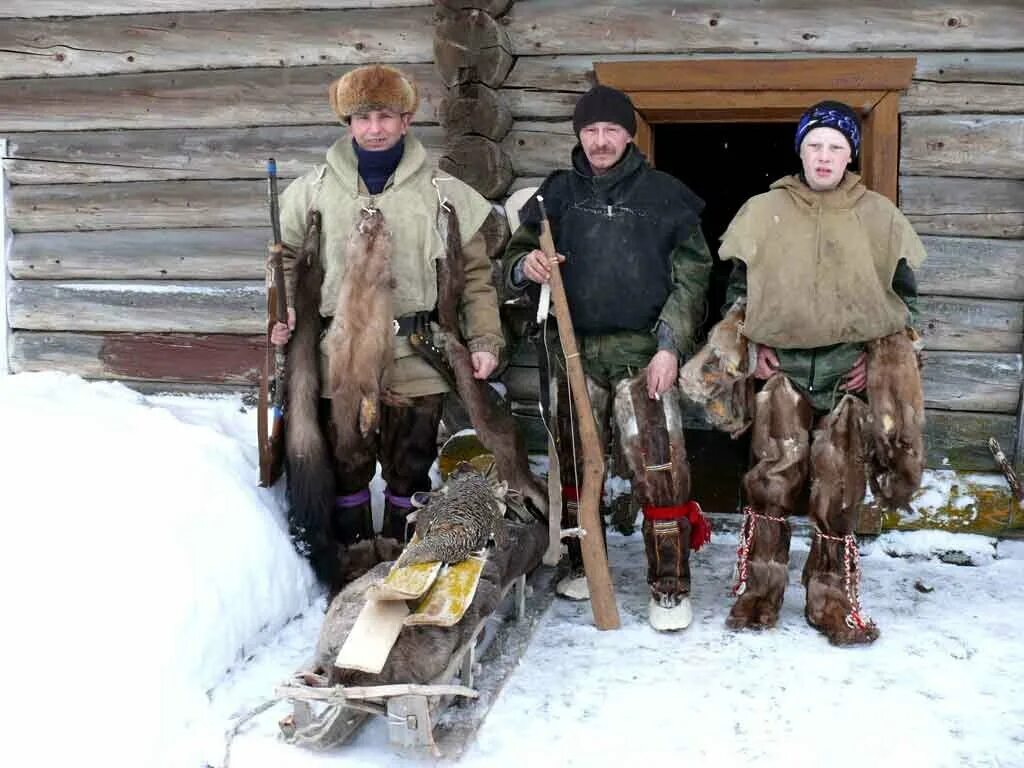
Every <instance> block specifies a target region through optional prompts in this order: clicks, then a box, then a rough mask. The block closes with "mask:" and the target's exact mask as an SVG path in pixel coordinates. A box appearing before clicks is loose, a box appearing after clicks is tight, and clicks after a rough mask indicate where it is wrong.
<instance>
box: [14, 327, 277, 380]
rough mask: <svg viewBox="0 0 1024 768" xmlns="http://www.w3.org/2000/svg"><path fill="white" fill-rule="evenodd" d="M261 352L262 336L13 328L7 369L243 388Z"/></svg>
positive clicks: (251, 377) (255, 370) (254, 373)
mask: <svg viewBox="0 0 1024 768" xmlns="http://www.w3.org/2000/svg"><path fill="white" fill-rule="evenodd" d="M265 350H266V336H233V335H227V334H212V335H190V334H155V333H148V334H147V333H138V334H136V333H109V334H89V333H67V332H61V333H46V332H42V331H16V332H15V333H14V334H12V349H11V367H12V368H13V369H14V372H15V373H21V372H24V371H47V370H58V371H64V372H65V373H74V374H77V375H79V376H82V377H84V378H89V379H135V380H151V381H163V382H192V383H209V384H221V385H245V386H249V385H253V384H256V383H257V382H258V381H259V372H260V367H261V364H262V360H263V357H264V355H265V354H266V351H265Z"/></svg>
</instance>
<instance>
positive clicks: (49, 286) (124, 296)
mask: <svg viewBox="0 0 1024 768" xmlns="http://www.w3.org/2000/svg"><path fill="white" fill-rule="evenodd" d="M266 303H267V302H266V288H265V286H264V284H263V282H262V281H260V282H255V281H254V282H245V281H240V280H238V281H232V280H225V281H223V282H195V283H157V282H124V283H111V282H98V281H89V282H80V283H67V282H53V281H40V280H13V281H11V282H10V285H9V288H8V304H9V309H10V312H9V315H8V321H9V322H10V326H11V328H12V329H24V330H31V331H115V332H128V333H246V334H257V333H261V332H263V331H264V330H265V328H266Z"/></svg>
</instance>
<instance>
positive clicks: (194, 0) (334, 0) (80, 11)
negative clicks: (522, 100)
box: [0, 0, 432, 18]
mask: <svg viewBox="0 0 1024 768" xmlns="http://www.w3.org/2000/svg"><path fill="white" fill-rule="evenodd" d="M431 2H432V0H303V1H302V7H303V8H311V9H312V8H390V7H394V6H418V5H430V4H431ZM295 7H296V5H295V0H149V2H147V3H146V8H147V9H148V10H150V11H153V12H154V13H172V12H175V11H236V10H258V9H273V8H281V9H286V10H291V9H294V8H295ZM138 10H139V3H138V2H137V1H136V0H100V2H93V0H90V2H88V3H82V2H80V0H7V2H5V3H4V5H3V8H2V9H0V13H2V14H3V16H5V17H13V18H42V17H46V16H105V15H112V14H120V13H134V12H137V11H138Z"/></svg>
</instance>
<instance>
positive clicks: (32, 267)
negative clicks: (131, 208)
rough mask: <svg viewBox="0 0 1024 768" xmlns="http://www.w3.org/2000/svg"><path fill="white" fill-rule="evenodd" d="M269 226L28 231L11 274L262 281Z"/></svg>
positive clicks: (18, 242)
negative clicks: (107, 230)
mask: <svg viewBox="0 0 1024 768" xmlns="http://www.w3.org/2000/svg"><path fill="white" fill-rule="evenodd" d="M270 237H271V233H270V224H269V216H268V223H267V224H266V225H265V226H263V227H252V228H230V227H229V228H221V229H216V228H215V229H139V230H131V229H128V230H113V231H109V232H105V231H97V232H39V233H35V232H26V233H22V234H19V235H18V236H17V237H15V238H14V242H13V247H12V248H11V255H10V271H11V275H12V276H13V277H15V278H19V279H25V278H35V279H37V280H47V279H50V280H77V279H86V280H97V279H106V280H258V279H261V278H263V276H264V271H265V267H264V254H265V253H266V248H267V243H268V242H269V241H270Z"/></svg>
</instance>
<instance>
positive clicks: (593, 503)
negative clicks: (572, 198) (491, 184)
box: [537, 196, 620, 629]
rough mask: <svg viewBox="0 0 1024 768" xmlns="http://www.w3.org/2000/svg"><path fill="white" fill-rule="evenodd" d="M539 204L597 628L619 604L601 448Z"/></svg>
mask: <svg viewBox="0 0 1024 768" xmlns="http://www.w3.org/2000/svg"><path fill="white" fill-rule="evenodd" d="M537 204H538V205H539V207H540V247H541V250H542V251H544V256H545V257H546V258H547V260H548V263H549V264H550V265H551V279H550V281H549V282H550V284H551V303H552V305H553V306H554V310H555V319H556V320H557V321H558V338H559V340H560V341H561V343H562V351H563V353H564V354H565V365H566V370H567V371H568V375H569V385H570V388H571V389H572V399H573V403H574V404H575V406H576V415H577V419H578V426H579V434H580V444H581V445H582V447H583V488H582V491H581V492H580V495H579V522H580V524H581V525H582V526H583V528H584V529H585V530H586V531H587V535H586V536H584V537H582V538H581V539H580V548H581V549H582V552H583V570H584V571H585V572H586V575H587V586H588V587H589V589H590V603H591V606H592V608H593V611H594V623H595V624H596V625H597V628H598V629H618V628H619V626H620V622H619V609H618V606H617V605H616V604H615V593H614V592H613V590H612V578H611V573H610V572H609V571H608V556H607V554H606V553H605V550H604V541H603V537H602V536H599V535H598V533H599V532H600V531H601V519H600V513H599V511H598V504H599V503H600V499H601V491H602V490H603V489H604V451H603V450H602V449H601V443H600V440H599V439H598V436H597V422H595V421H594V412H593V411H592V410H591V407H590V395H589V394H588V393H587V381H586V377H585V376H584V374H583V363H581V362H580V353H579V349H578V347H577V345H576V333H575V331H574V330H573V327H572V317H571V316H570V315H569V305H568V302H567V300H566V297H565V286H564V285H563V284H562V273H561V270H560V269H559V267H558V259H557V256H556V255H555V243H554V241H553V240H552V238H551V223H550V222H549V221H548V215H547V211H545V210H544V198H542V197H540V196H538V197H537Z"/></svg>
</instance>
